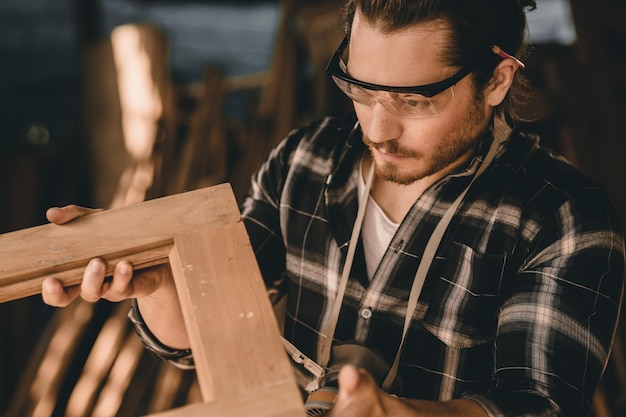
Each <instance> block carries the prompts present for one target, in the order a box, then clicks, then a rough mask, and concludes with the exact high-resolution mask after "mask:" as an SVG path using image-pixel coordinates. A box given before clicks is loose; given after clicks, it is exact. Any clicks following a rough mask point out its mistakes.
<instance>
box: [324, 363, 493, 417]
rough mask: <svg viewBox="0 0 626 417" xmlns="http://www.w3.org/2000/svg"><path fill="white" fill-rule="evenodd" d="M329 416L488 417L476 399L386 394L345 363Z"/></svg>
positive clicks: (357, 369)
mask: <svg viewBox="0 0 626 417" xmlns="http://www.w3.org/2000/svg"><path fill="white" fill-rule="evenodd" d="M326 416H327V417H392V416H398V417H427V416H438V417H445V416H449V417H453V416H455V417H487V413H486V412H485V410H484V409H483V408H482V407H481V406H480V405H479V404H478V403H477V402H474V401H472V400H467V399H460V400H451V401H425V400H409V399H400V398H397V397H394V396H392V395H389V394H386V393H385V392H383V391H382V390H381V389H380V388H378V386H377V385H376V381H374V378H373V377H372V376H371V375H370V373H369V372H367V371H366V370H364V369H359V368H356V367H355V366H352V365H345V366H344V367H343V368H341V371H340V372H339V394H338V395H337V401H336V402H335V405H334V406H333V408H332V409H331V410H330V411H329V412H328V413H327V414H326Z"/></svg>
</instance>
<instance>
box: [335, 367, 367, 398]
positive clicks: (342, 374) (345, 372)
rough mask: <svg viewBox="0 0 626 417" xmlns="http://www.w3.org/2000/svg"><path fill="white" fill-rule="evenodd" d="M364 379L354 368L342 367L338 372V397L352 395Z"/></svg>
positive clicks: (362, 374) (364, 375) (363, 375)
mask: <svg viewBox="0 0 626 417" xmlns="http://www.w3.org/2000/svg"><path fill="white" fill-rule="evenodd" d="M365 377H366V374H364V373H361V372H359V369H358V368H357V367H356V366H354V365H344V366H343V367H342V368H341V369H340V371H339V387H340V389H339V397H341V396H344V397H345V396H349V395H351V394H354V393H355V392H356V391H357V390H358V389H359V385H360V384H361V383H362V382H364V381H362V380H363V379H364V378H365Z"/></svg>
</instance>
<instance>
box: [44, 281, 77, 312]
mask: <svg viewBox="0 0 626 417" xmlns="http://www.w3.org/2000/svg"><path fill="white" fill-rule="evenodd" d="M79 294H80V286H79V285H74V286H71V287H67V288H63V284H62V283H61V281H59V280H57V279H54V278H46V279H45V280H44V281H43V284H42V286H41V296H42V298H43V301H44V303H46V304H48V305H51V306H53V307H66V306H68V305H69V304H70V303H71V302H72V301H74V299H76V297H78V295H79Z"/></svg>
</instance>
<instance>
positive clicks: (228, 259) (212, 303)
mask: <svg viewBox="0 0 626 417" xmlns="http://www.w3.org/2000/svg"><path fill="white" fill-rule="evenodd" d="M170 260H171V266H172V271H173V273H174V279H175V281H176V287H177V290H178V294H179V297H180V301H181V305H182V306H183V315H184V317H185V325H186V327H187V329H188V332H189V335H190V343H191V348H192V350H193V352H194V357H195V364H196V370H197V373H198V382H199V384H200V389H201V391H202V397H203V399H204V401H205V402H210V401H215V400H216V399H219V400H221V401H224V399H233V398H237V399H240V398H246V397H247V396H248V395H250V393H254V392H255V391H256V390H262V391H263V392H265V389H268V390H269V389H273V388H276V387H279V388H280V391H281V393H284V394H285V398H284V399H283V400H281V401H280V403H279V402H277V401H276V399H273V400H272V401H269V402H268V403H267V404H265V403H264V404H263V407H269V410H270V411H271V410H272V409H274V410H276V412H277V413H278V411H279V410H282V413H281V414H280V415H283V416H285V415H299V416H302V415H304V411H303V408H302V402H301V399H300V394H299V391H298V388H297V386H296V384H295V381H294V378H293V373H292V370H291V367H290V365H289V362H288V359H287V355H286V354H285V351H284V349H283V346H282V343H281V342H280V334H279V328H278V323H277V322H276V319H275V317H274V311H273V309H272V307H271V304H270V302H269V300H268V298H267V296H266V294H265V287H264V286H263V281H262V278H261V274H260V271H259V269H258V265H257V262H256V258H255V256H254V253H253V251H252V247H251V246H250V242H249V239H248V235H247V233H246V230H245V226H244V225H243V224H242V223H232V224H227V225H215V226H213V225H211V226H208V227H207V228H205V229H204V230H201V231H198V232H195V233H186V234H185V235H179V236H177V237H176V238H175V245H174V247H173V249H172V252H171V254H170ZM218 305H219V306H220V307H219V308H216V306H218ZM263 396H264V395H261V397H263ZM255 401H258V399H256V400H255ZM243 406H244V405H242V407H243ZM216 407H218V406H216ZM218 408H219V407H218ZM286 410H298V412H295V413H291V414H285V411H286ZM257 411H258V409H257V408H256V407H255V414H256V412H257ZM221 412H224V410H222V411H221ZM221 412H220V413H221ZM239 412H241V414H219V415H233V416H234V415H250V414H251V413H243V412H242V411H241V410H240V411H239ZM268 415H274V414H268ZM276 415H278V414H276Z"/></svg>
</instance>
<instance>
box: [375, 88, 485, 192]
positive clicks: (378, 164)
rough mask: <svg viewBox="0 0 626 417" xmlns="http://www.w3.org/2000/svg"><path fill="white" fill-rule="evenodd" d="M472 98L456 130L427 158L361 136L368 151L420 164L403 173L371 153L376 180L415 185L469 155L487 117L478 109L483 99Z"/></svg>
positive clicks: (396, 165) (400, 169) (398, 168)
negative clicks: (374, 150)
mask: <svg viewBox="0 0 626 417" xmlns="http://www.w3.org/2000/svg"><path fill="white" fill-rule="evenodd" d="M476 96H477V97H475V100H473V105H472V106H471V108H470V109H469V111H468V112H467V115H466V116H465V117H464V118H463V119H462V120H461V121H460V122H459V128H458V129H457V130H455V131H453V132H451V133H449V134H448V135H447V136H445V137H444V138H443V139H442V140H441V141H440V143H439V145H438V146H437V147H436V148H435V150H434V151H433V152H431V153H429V154H428V155H424V154H422V153H420V152H417V151H414V150H412V149H407V148H403V147H400V145H399V143H398V141H397V140H388V141H385V142H378V143H377V142H372V141H371V140H370V139H369V138H368V137H367V136H366V135H365V134H364V135H363V142H364V143H365V145H366V146H367V147H368V148H369V149H370V151H371V150H372V149H378V150H381V151H385V152H387V153H390V154H394V155H400V156H404V157H407V158H411V159H413V160H419V161H420V164H419V165H420V167H419V168H416V169H411V170H406V169H404V170H403V169H402V167H401V166H399V165H398V164H395V163H391V162H387V161H380V160H377V159H376V157H374V153H373V152H371V153H372V159H373V160H374V172H375V174H376V176H377V177H378V178H381V179H384V180H386V181H389V182H393V183H396V184H399V185H410V184H412V183H414V182H415V181H418V180H421V179H423V178H426V177H429V176H431V175H434V174H436V173H438V172H440V171H441V170H443V169H445V168H447V167H449V166H450V165H452V164H454V163H455V162H457V161H459V160H460V159H461V158H463V157H464V156H465V155H466V154H468V153H469V152H470V151H472V150H473V149H474V148H475V147H476V146H477V145H478V143H479V142H480V140H481V139H482V136H483V134H484V132H485V130H486V129H487V123H486V120H487V115H486V114H485V112H484V111H483V107H482V100H483V98H482V97H480V96H479V95H478V94H476Z"/></svg>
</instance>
